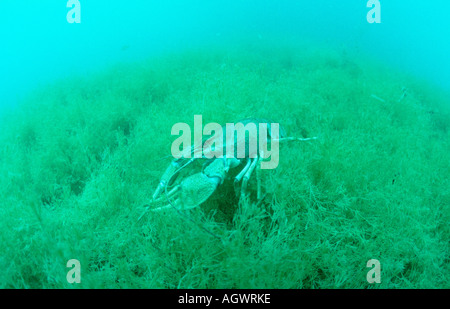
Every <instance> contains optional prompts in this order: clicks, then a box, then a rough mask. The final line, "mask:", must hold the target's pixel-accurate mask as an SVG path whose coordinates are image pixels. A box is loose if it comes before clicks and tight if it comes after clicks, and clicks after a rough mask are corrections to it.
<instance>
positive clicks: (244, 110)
mask: <svg viewBox="0 0 450 309" xmlns="http://www.w3.org/2000/svg"><path fill="white" fill-rule="evenodd" d="M446 100H447V101H446ZM449 109H450V108H449V105H448V99H447V98H446V97H445V96H444V95H441V94H439V92H438V91H436V90H435V89H433V88H432V87H431V86H429V85H427V84H426V83H425V82H423V81H419V80H417V79H414V78H412V77H409V76H407V75H405V74H403V73H401V72H398V71H395V70H393V69H390V68H386V67H383V66H382V65H380V64H379V63H375V62H374V61H367V59H363V58H362V56H359V57H354V56H353V55H352V56H350V55H349V53H348V52H347V53H344V52H341V51H337V52H333V51H329V50H314V49H313V48H311V47H310V48H307V49H297V48H295V47H293V48H290V47H279V48H277V49H276V50H275V49H271V48H248V49H241V50H236V51H235V52H231V51H221V50H206V49H205V50H194V51H192V52H185V53H179V54H173V55H167V56H164V57H159V58H158V59H150V60H149V61H148V62H145V63H136V64H133V65H129V64H128V65H122V66H120V65H118V66H117V67H114V68H111V69H109V70H107V71H105V72H103V73H101V74H95V75H93V76H91V77H89V78H80V77H74V78H73V80H64V81H60V82H58V83H55V84H52V85H50V86H49V87H43V88H42V89H39V90H38V91H35V92H34V93H32V94H31V95H29V96H28V98H27V99H26V100H25V101H24V102H22V103H21V104H20V105H19V106H18V107H17V108H15V109H14V110H13V111H10V112H9V113H8V114H5V115H3V116H2V118H3V119H2V122H1V127H2V130H1V133H0V142H1V144H2V147H1V149H0V173H1V174H2V175H4V176H3V177H1V178H0V194H1V196H0V210H1V213H2V216H1V218H0V231H1V233H0V251H1V252H2V255H1V257H0V269H1V270H2V271H1V272H0V287H2V288H247V289H251V288H448V287H449V284H448V281H447V279H448V278H447V277H448V274H449V273H450V272H449V271H450V269H449V242H448V240H449V239H450V229H449V225H448V222H449V221H450V211H449V204H450V184H449V177H448V175H450V166H449V164H448V162H450V151H449V149H450V113H449ZM193 115H202V117H203V119H204V121H205V122H217V123H221V124H224V123H227V122H234V121H237V120H239V119H244V118H247V117H259V118H270V119H274V120H276V121H278V122H280V124H281V125H282V126H283V127H284V128H285V129H286V131H287V134H288V135H291V136H297V137H302V138H308V137H313V136H318V137H319V138H318V139H317V140H315V141H314V142H308V143H290V144H282V145H280V154H279V157H280V160H279V165H278V167H277V169H276V170H262V171H261V175H262V188H263V190H264V199H263V200H261V201H258V200H257V199H256V196H255V195H256V193H255V190H256V181H255V179H254V178H251V179H250V182H249V191H250V196H249V198H247V199H243V200H241V201H240V202H239V199H237V198H236V195H235V193H234V190H233V182H232V180H230V181H225V182H224V184H223V185H221V186H220V187H219V189H218V190H217V191H216V192H215V193H214V194H213V195H212V196H211V197H210V198H209V199H208V200H207V202H205V203H204V204H202V205H201V206H200V207H197V208H195V209H192V210H188V211H185V212H176V211H163V212H154V213H149V214H147V215H146V216H145V218H143V219H142V220H140V221H138V220H137V219H138V217H139V216H140V215H141V213H142V211H143V209H144V205H145V204H146V203H148V201H149V199H150V198H151V194H152V192H153V191H154V190H155V188H156V186H157V183H158V181H159V178H160V177H161V175H162V173H163V172H164V170H165V168H166V167H167V165H168V164H169V162H170V149H171V144H172V142H173V140H174V138H175V136H171V134H170V133H171V128H172V126H173V125H174V124H175V123H179V122H183V123H188V124H190V123H191V122H192V119H193ZM167 156H169V157H167ZM71 259H76V260H78V261H79V262H80V266H81V272H80V273H81V281H80V283H69V282H68V281H67V277H66V276H67V274H68V271H69V270H70V268H68V267H67V266H66V264H67V261H69V260H71ZM371 259H376V260H378V261H379V262H380V265H381V272H380V276H381V283H369V282H368V281H367V273H368V272H369V271H370V270H371V268H368V267H367V262H368V261H369V260H371Z"/></svg>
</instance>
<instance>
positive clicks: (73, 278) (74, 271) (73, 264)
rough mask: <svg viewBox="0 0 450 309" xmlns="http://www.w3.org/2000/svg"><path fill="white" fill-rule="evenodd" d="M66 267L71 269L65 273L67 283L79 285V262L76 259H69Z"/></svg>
mask: <svg viewBox="0 0 450 309" xmlns="http://www.w3.org/2000/svg"><path fill="white" fill-rule="evenodd" d="M66 266H67V267H70V268H71V269H70V270H69V271H68V272H67V276H66V279H67V282H69V283H81V264H80V261H78V260H76V259H71V260H68V261H67V264H66Z"/></svg>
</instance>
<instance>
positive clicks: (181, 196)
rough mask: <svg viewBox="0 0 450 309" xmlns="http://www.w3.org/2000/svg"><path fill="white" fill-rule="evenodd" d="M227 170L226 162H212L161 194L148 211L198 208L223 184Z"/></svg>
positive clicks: (227, 164)
mask: <svg viewBox="0 0 450 309" xmlns="http://www.w3.org/2000/svg"><path fill="white" fill-rule="evenodd" d="M228 168H229V163H228V161H225V160H214V161H213V162H212V163H211V164H209V165H208V166H206V168H205V169H204V171H203V172H201V173H197V174H194V175H191V176H189V177H187V178H185V179H184V180H183V181H182V182H181V183H180V184H179V185H177V186H175V187H174V188H173V189H171V190H170V191H169V192H167V194H161V196H160V197H159V198H157V199H153V200H152V202H151V204H152V205H153V207H150V210H162V209H166V208H169V207H175V208H176V209H179V210H185V209H191V208H195V207H197V206H199V205H200V204H202V203H203V202H205V201H206V200H207V199H208V198H209V197H210V196H211V195H212V194H213V193H214V191H215V190H216V189H217V186H219V184H221V183H222V182H223V180H224V178H225V175H226V172H227V171H228ZM155 206H156V207H155Z"/></svg>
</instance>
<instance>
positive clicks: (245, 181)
mask: <svg viewBox="0 0 450 309" xmlns="http://www.w3.org/2000/svg"><path fill="white" fill-rule="evenodd" d="M250 160H252V162H251V164H250V167H249V168H248V169H247V171H246V172H245V174H244V177H243V179H242V187H241V198H242V197H245V196H246V195H247V184H248V180H249V179H250V176H251V175H252V173H253V170H254V169H255V167H256V163H258V162H259V156H256V157H255V158H254V159H250Z"/></svg>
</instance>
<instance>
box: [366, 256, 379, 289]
mask: <svg viewBox="0 0 450 309" xmlns="http://www.w3.org/2000/svg"><path fill="white" fill-rule="evenodd" d="M367 267H373V268H372V269H371V270H369V271H368V272H367V282H369V283H381V264H380V261H378V260H376V259H371V260H368V261H367Z"/></svg>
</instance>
